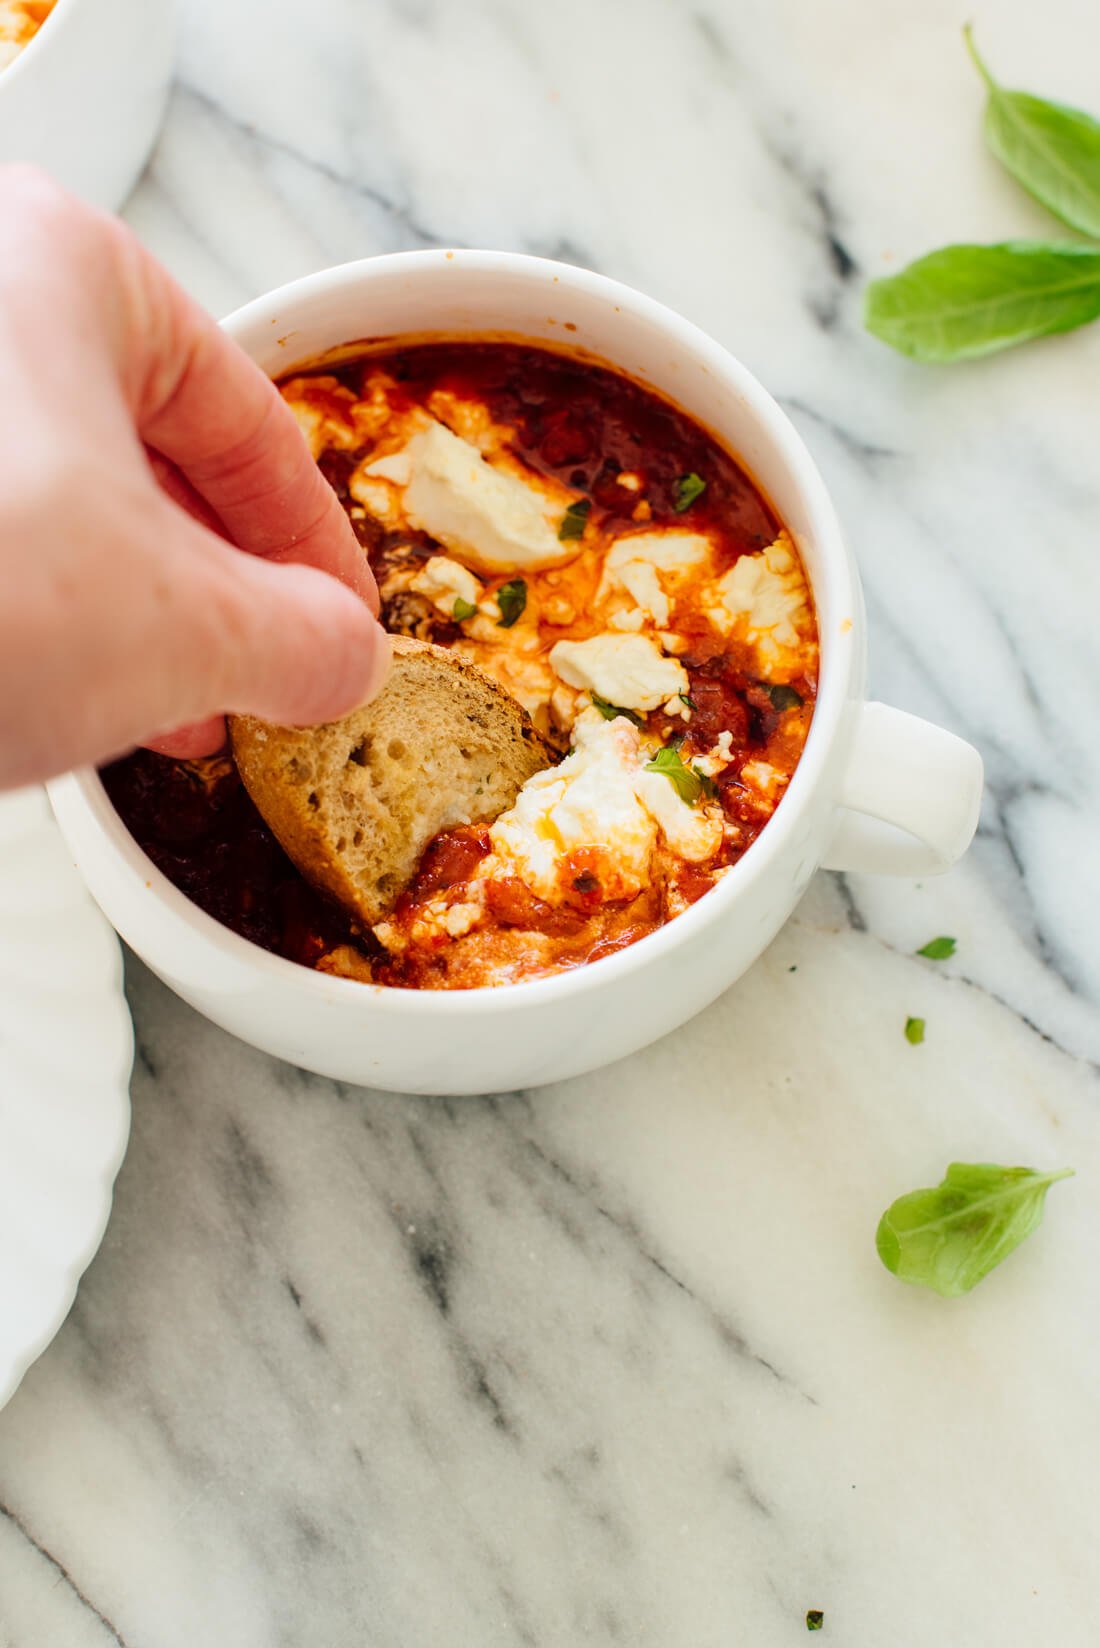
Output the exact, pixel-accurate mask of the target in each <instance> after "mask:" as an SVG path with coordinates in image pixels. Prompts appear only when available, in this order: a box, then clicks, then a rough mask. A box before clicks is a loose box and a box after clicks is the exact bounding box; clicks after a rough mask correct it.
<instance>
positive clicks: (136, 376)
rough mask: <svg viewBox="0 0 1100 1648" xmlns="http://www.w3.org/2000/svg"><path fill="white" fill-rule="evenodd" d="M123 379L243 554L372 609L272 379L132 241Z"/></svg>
mask: <svg viewBox="0 0 1100 1648" xmlns="http://www.w3.org/2000/svg"><path fill="white" fill-rule="evenodd" d="M131 245H132V248H133V251H134V254H135V258H136V268H135V271H134V276H135V279H136V285H137V289H138V303H137V305H135V306H134V312H135V319H136V321H137V324H136V325H135V327H134V329H133V332H132V336H131V339H130V341H129V344H128V349H129V355H130V358H129V360H128V361H127V362H125V363H124V367H125V368H126V369H127V370H125V371H124V378H125V380H126V381H127V382H128V384H129V389H130V393H131V395H132V396H133V402H134V404H133V410H134V415H135V419H136V421H137V424H138V429H139V433H140V434H141V437H142V439H143V440H144V441H146V442H148V444H149V445H150V446H152V447H155V448H156V450H157V451H159V452H161V453H163V454H164V456H165V457H166V458H169V459H170V460H171V461H172V462H173V463H174V464H176V465H177V466H178V467H179V469H180V470H181V471H182V472H183V474H184V475H185V476H186V477H187V480H188V481H189V482H190V483H191V485H192V486H193V487H194V489H195V491H196V492H197V493H198V494H199V495H200V496H201V497H202V498H203V499H205V501H206V502H207V503H208V504H209V505H210V507H211V508H212V509H213V510H214V511H215V513H216V514H217V516H218V517H219V519H220V520H221V521H222V522H223V523H224V526H225V530H226V533H227V534H228V536H229V537H230V538H231V539H232V541H233V542H234V543H235V544H237V546H238V547H239V548H241V549H244V550H247V551H249V552H250V553H251V554H253V555H261V556H264V557H265V558H266V559H269V560H276V561H300V562H304V563H305V564H307V565H309V566H315V567H320V568H321V570H322V571H325V572H330V573H332V574H333V575H334V576H335V577H337V578H339V579H340V580H341V582H343V583H345V584H348V585H350V587H351V588H352V589H354V590H356V592H357V593H358V594H359V595H361V596H362V597H363V599H364V600H365V601H367V603H368V604H369V605H370V607H371V608H372V610H373V611H375V612H377V611H378V592H377V588H376V586H375V582H374V576H373V574H372V573H371V570H370V565H369V563H368V561H367V557H366V554H365V552H364V550H363V549H362V548H361V546H360V544H359V542H358V539H357V538H356V536H355V533H354V531H353V530H352V527H351V524H350V522H349V521H348V518H347V516H346V515H345V514H344V511H343V509H342V508H341V506H340V502H339V500H338V499H337V497H336V494H335V493H334V492H333V490H332V488H331V487H330V486H329V485H328V483H327V481H326V480H325V479H324V477H323V476H322V474H321V472H320V470H319V469H318V468H317V466H316V464H315V463H314V461H313V458H312V456H311V455H310V451H309V448H308V446H307V445H306V442H305V439H304V438H303V436H302V433H301V431H300V430H299V428H298V424H297V422H296V420H295V418H294V414H293V413H292V412H291V410H290V408H289V407H288V406H287V404H286V402H285V401H284V400H283V398H282V396H281V395H280V394H279V391H278V390H277V389H276V388H275V386H274V384H273V383H272V382H271V380H270V379H269V378H268V377H267V376H266V375H265V374H264V373H263V372H262V371H261V370H260V368H259V367H258V366H257V365H256V364H255V362H254V361H252V360H250V359H249V357H248V356H247V355H246V354H245V352H244V350H243V349H241V348H240V347H239V346H238V345H237V344H236V343H234V342H233V340H232V339H231V338H230V337H228V336H227V335H226V333H225V332H223V331H222V329H221V327H220V326H218V325H217V324H216V323H215V322H214V321H213V320H212V319H211V318H210V316H209V315H207V314H206V312H205V311H204V310H203V309H201V308H200V307H199V305H198V304H197V303H195V302H194V301H193V299H191V298H190V297H189V296H188V295H187V293H186V292H184V290H183V288H182V287H180V286H178V285H177V284H176V282H175V281H174V280H173V279H172V278H171V276H170V275H169V274H168V273H167V272H166V271H165V270H164V269H162V268H161V266H160V265H159V264H158V263H156V262H155V261H154V259H153V258H151V257H150V256H149V255H148V253H146V252H145V251H144V249H143V248H142V247H141V246H140V245H139V243H138V242H137V241H136V240H135V241H133V242H132V243H131Z"/></svg>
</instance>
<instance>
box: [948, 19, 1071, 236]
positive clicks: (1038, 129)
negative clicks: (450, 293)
mask: <svg viewBox="0 0 1100 1648" xmlns="http://www.w3.org/2000/svg"><path fill="white" fill-rule="evenodd" d="M963 34H964V36H965V37H966V44H967V49H968V50H969V52H970V55H971V57H972V58H973V59H974V66H975V68H976V69H977V70H978V73H979V74H980V75H981V77H982V79H983V80H984V81H985V83H986V86H987V88H988V90H989V102H988V103H987V104H986V110H985V140H986V142H987V143H988V144H989V147H990V148H991V149H992V151H993V153H994V154H995V155H996V157H997V159H998V160H999V161H1000V162H1001V165H1002V166H1004V167H1005V169H1006V170H1007V171H1009V172H1011V173H1012V175H1013V177H1014V178H1015V179H1016V181H1017V183H1022V184H1023V186H1024V188H1025V189H1026V190H1027V191H1028V193H1029V194H1031V195H1034V196H1035V199H1036V200H1038V201H1039V202H1040V203H1041V204H1042V205H1043V206H1045V207H1046V208H1047V210H1048V211H1050V212H1053V213H1054V216H1055V217H1060V218H1061V220H1062V222H1063V223H1068V224H1069V225H1070V227H1071V228H1073V229H1080V230H1082V231H1083V233H1084V234H1086V235H1092V237H1093V239H1100V123H1098V122H1097V121H1095V120H1093V118H1092V116H1091V115H1087V114H1084V113H1083V112H1082V111H1081V110H1080V109H1071V108H1068V107H1067V106H1066V105H1065V104H1064V103H1052V102H1048V101H1047V99H1046V98H1042V97H1032V95H1031V94H1030V93H1029V92H1012V91H1006V90H1005V88H1004V87H1003V86H1001V85H999V84H998V82H997V81H996V80H994V78H993V76H992V75H991V74H990V72H989V70H988V69H987V68H986V66H985V64H984V62H983V61H982V59H981V57H980V56H979V54H978V48H977V46H976V45H975V44H974V37H973V34H972V32H971V29H970V25H969V24H967V26H966V28H964V29H963Z"/></svg>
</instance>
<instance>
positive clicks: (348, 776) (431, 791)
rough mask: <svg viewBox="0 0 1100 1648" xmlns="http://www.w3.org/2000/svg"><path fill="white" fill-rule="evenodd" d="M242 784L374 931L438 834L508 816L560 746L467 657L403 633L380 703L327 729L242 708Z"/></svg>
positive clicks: (305, 861)
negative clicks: (280, 722)
mask: <svg viewBox="0 0 1100 1648" xmlns="http://www.w3.org/2000/svg"><path fill="white" fill-rule="evenodd" d="M229 735H230V739H231V742H232V746H233V754H234V757H235V758H236V762H237V767H238V770H239V772H240V775H241V778H242V779H243V781H244V784H245V788H246V789H247V790H248V793H249V795H250V796H251V797H252V799H253V801H254V802H255V803H256V806H257V808H258V809H259V811H260V813H261V814H262V815H263V817H264V819H265V820H266V822H267V824H268V826H269V828H270V829H271V831H272V833H273V834H274V835H275V837H276V839H277V840H278V842H279V844H280V845H281V846H282V848H283V850H284V852H286V854H287V855H288V857H289V858H290V859H291V860H292V861H293V862H294V864H295V865H296V866H297V867H298V869H299V870H300V871H301V872H302V874H303V875H304V876H305V877H306V879H307V880H308V881H311V882H312V883H313V885H314V886H316V887H319V888H320V889H321V890H322V891H323V892H326V893H328V894H329V895H330V896H331V897H332V898H335V899H336V900H338V902H339V903H340V904H342V905H343V906H344V908H345V909H346V910H348V911H349V912H351V913H352V914H353V915H354V916H356V917H357V918H358V919H359V920H360V921H363V922H366V923H367V924H368V925H369V924H371V923H373V922H375V921H380V920H381V919H382V917H383V916H385V915H388V913H389V912H390V911H391V910H392V909H393V906H394V904H395V903H396V901H397V899H398V897H399V896H400V894H401V893H402V892H403V891H404V889H405V888H406V887H407V886H408V885H409V882H410V881H411V880H412V878H413V876H414V874H415V873H416V867H417V865H418V864H419V862H420V858H421V855H422V854H423V852H424V849H425V847H426V846H427V845H428V843H429V841H431V840H432V838H433V836H436V835H438V834H439V832H440V830H447V829H453V828H454V827H455V825H458V824H475V823H480V822H483V821H486V820H492V819H494V818H497V817H499V816H500V814H501V813H502V812H504V811H505V810H506V809H507V808H508V807H510V806H511V805H512V802H513V801H514V800H515V798H516V792H517V791H518V790H519V788H520V786H521V785H522V784H524V783H525V782H526V781H527V779H528V778H530V777H531V775H532V773H536V772H539V771H541V770H542V769H543V768H545V767H549V766H552V765H553V764H554V762H555V761H556V760H557V756H556V755H555V753H554V752H553V751H552V750H551V749H550V748H549V747H548V746H547V745H546V744H545V743H544V742H543V740H542V738H541V737H540V736H539V734H538V733H537V732H536V731H535V728H534V727H533V726H532V724H531V721H530V719H529V718H528V716H527V714H526V712H525V711H524V710H523V709H521V708H520V706H519V704H517V703H516V701H515V699H514V698H512V697H511V696H510V695H509V694H508V693H506V692H505V691H504V689H503V688H502V687H500V686H498V685H497V683H496V682H495V681H492V680H490V679H489V677H488V676H487V675H485V674H483V673H482V671H481V670H479V669H477V668H476V667H475V666H474V665H473V664H470V663H468V662H467V661H466V660H465V659H463V658H459V657H456V655H455V654H454V653H452V652H448V651H447V650H446V648H444V647H436V646H432V645H430V644H429V643H428V642H426V641H413V640H410V639H407V638H405V637H401V636H395V637H394V641H393V673H392V674H391V676H390V679H389V681H388V682H387V684H386V686H385V688H384V689H383V691H382V692H381V693H380V694H379V696H378V697H377V698H376V699H375V700H374V702H373V703H371V704H367V705H365V706H364V707H363V708H362V709H358V710H353V711H352V713H351V715H347V716H345V717H344V719H343V720H342V721H331V722H328V723H326V724H325V725H324V726H320V727H276V726H272V725H270V724H269V723H268V722H265V721H257V720H256V719H255V718H254V717H252V716H248V715H236V716H231V717H230V720H229Z"/></svg>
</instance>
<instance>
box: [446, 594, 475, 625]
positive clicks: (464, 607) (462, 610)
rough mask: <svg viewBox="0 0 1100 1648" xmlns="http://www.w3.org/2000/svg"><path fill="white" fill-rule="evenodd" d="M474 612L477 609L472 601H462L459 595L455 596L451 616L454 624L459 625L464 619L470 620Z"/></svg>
mask: <svg viewBox="0 0 1100 1648" xmlns="http://www.w3.org/2000/svg"><path fill="white" fill-rule="evenodd" d="M476 611H477V607H476V606H475V605H474V603H473V602H472V601H464V600H463V599H462V597H461V595H456V596H455V604H454V610H453V612H452V614H451V616H452V617H453V619H454V621H455V623H456V624H461V623H462V621H463V619H465V618H472V617H473V616H474V613H475V612H476Z"/></svg>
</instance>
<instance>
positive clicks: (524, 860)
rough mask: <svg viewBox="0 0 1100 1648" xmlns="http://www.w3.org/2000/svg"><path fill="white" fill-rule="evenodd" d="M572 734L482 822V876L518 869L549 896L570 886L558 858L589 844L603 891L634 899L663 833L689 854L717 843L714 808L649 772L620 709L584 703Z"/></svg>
mask: <svg viewBox="0 0 1100 1648" xmlns="http://www.w3.org/2000/svg"><path fill="white" fill-rule="evenodd" d="M573 740H574V745H573V750H572V753H571V754H570V755H568V756H567V757H566V759H565V760H564V761H563V762H562V763H561V764H560V766H557V767H551V768H550V769H548V771H546V772H541V773H536V774H535V775H534V777H533V778H529V779H528V780H527V783H526V784H525V785H524V786H523V788H522V789H521V790H520V792H519V795H518V796H517V797H516V800H515V804H514V806H512V807H511V808H510V809H509V811H508V812H506V813H503V814H502V815H501V816H500V818H498V819H497V821H496V823H495V824H494V825H493V827H492V829H491V830H490V831H489V839H490V841H491V842H492V846H493V851H492V853H491V854H490V856H489V857H488V858H486V859H483V860H482V863H481V866H480V867H479V871H478V874H479V875H482V876H486V877H489V876H493V875H500V874H501V873H502V871H503V873H505V874H512V875H517V876H519V878H520V879H521V880H522V881H523V882H525V883H526V885H527V886H528V887H530V888H531V890H532V891H533V892H534V893H536V894H537V895H538V896H539V897H540V898H542V899H545V900H546V901H547V903H553V902H555V901H556V900H559V899H561V897H562V896H563V895H564V893H565V892H566V891H567V890H568V877H567V876H566V875H563V871H564V870H565V869H566V866H565V865H564V864H563V860H564V858H565V857H566V855H567V854H569V853H571V852H574V851H576V850H578V849H588V850H589V851H590V852H594V853H595V854H596V855H597V856H596V866H595V873H596V875H597V878H598V880H599V883H600V888H601V891H602V894H603V897H604V898H605V899H608V898H632V897H634V896H635V895H636V894H637V893H639V892H641V890H642V888H643V887H645V886H647V885H648V883H649V881H650V879H651V866H652V860H653V854H654V851H655V849H656V846H657V843H658V839H659V838H660V837H663V838H664V840H665V841H666V842H667V844H668V846H669V848H670V850H671V851H672V852H673V853H675V854H676V855H677V857H679V858H683V859H687V860H689V861H690V862H692V863H703V862H704V861H705V860H707V859H708V858H711V857H713V855H714V854H715V853H716V852H717V851H718V849H719V847H720V846H721V844H722V813H721V809H720V808H719V807H717V806H700V807H691V806H689V805H688V804H687V802H685V801H684V800H683V799H682V797H681V796H680V794H679V792H678V790H677V789H676V787H675V785H673V784H670V783H669V781H668V779H667V778H665V777H664V776H663V775H662V774H661V773H651V772H646V770H645V766H646V763H647V761H648V760H649V759H650V757H651V755H652V754H653V750H654V746H653V744H652V742H651V741H650V740H647V739H646V738H645V737H644V736H643V735H642V734H641V733H639V731H638V729H637V727H635V726H634V725H633V724H632V723H631V722H629V721H627V720H626V719H625V717H623V716H616V717H615V718H614V719H613V720H611V721H606V720H604V719H603V717H602V716H601V715H600V714H599V712H598V711H596V710H592V709H589V710H586V711H584V713H583V714H582V715H580V716H579V717H578V719H577V721H576V722H575V724H574V727H573Z"/></svg>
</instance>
